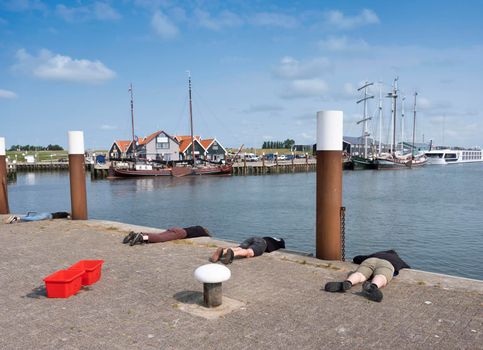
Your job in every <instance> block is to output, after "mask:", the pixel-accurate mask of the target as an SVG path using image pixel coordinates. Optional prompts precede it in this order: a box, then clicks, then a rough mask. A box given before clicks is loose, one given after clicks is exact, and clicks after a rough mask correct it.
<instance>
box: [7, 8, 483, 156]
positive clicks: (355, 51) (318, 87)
mask: <svg viewBox="0 0 483 350" xmlns="http://www.w3.org/2000/svg"><path fill="white" fill-rule="evenodd" d="M481 13H483V2H481V1H460V2H450V1H448V2H445V1H417V2H410V1H400V2H388V1H293V2H281V1H273V2H271V1H229V0H228V1H219V2H218V1H169V0H153V1H148V0H118V1H106V0H105V1H61V2H57V1H43V0H16V1H15V0H0V136H4V137H5V138H6V142H7V146H9V145H12V144H40V145H47V144H49V143H52V144H54V143H57V144H61V145H66V144H67V131H68V130H83V131H84V133H85V142H86V147H87V148H107V147H109V145H110V144H111V143H112V141H113V140H114V139H129V138H130V134H131V129H130V125H131V123H130V109H129V108H130V107H129V106H130V103H129V93H128V87H129V84H130V83H131V82H132V83H133V85H134V95H135V118H136V119H135V123H136V134H137V135H139V136H145V135H147V134H150V133H151V132H154V131H156V130H159V129H162V130H165V131H167V132H168V133H171V134H188V132H189V124H188V100H187V95H188V93H187V74H186V71H187V70H190V71H191V74H192V79H193V99H194V101H193V112H194V127H195V133H196V134H198V135H201V136H202V137H204V138H208V137H213V136H215V137H217V138H218V139H219V140H220V142H221V143H222V144H224V145H225V146H228V147H237V146H239V145H241V144H245V146H256V147H260V146H261V144H262V143H263V141H264V140H285V139H287V138H292V139H294V140H295V141H296V143H298V144H310V143H313V142H315V135H316V132H315V127H316V119H315V115H316V112H317V111H319V110H328V109H340V110H343V111H344V134H345V135H348V136H359V135H361V133H362V131H361V126H360V125H356V121H357V120H359V119H360V118H361V115H362V106H361V105H357V104H356V101H357V100H358V99H359V98H360V94H359V93H358V92H357V91H356V90H357V87H358V86H360V85H361V84H362V83H363V82H365V81H374V82H376V83H378V82H381V84H382V91H383V94H386V93H387V92H388V91H389V90H390V88H391V84H392V81H393V79H394V78H395V77H396V76H398V77H399V88H400V90H401V91H400V95H401V96H406V104H405V112H406V113H405V116H406V118H405V122H404V125H405V128H404V130H405V131H404V132H405V139H410V134H411V130H412V103H413V94H414V92H415V91H418V114H417V116H418V120H417V132H416V134H417V135H416V140H417V141H423V135H424V141H426V142H427V141H428V140H429V139H432V140H434V143H436V144H446V145H460V146H469V147H474V146H483V121H482V110H483V98H482V96H483V88H482V83H481V81H482V80H483V68H482V64H481V62H482V61H483V42H482V39H483V29H482V28H483V26H481V24H480V22H481V19H480V14H481ZM371 93H372V94H375V95H376V96H378V94H379V92H378V84H376V88H374V89H373V91H371ZM383 102H384V114H385V116H386V119H385V120H384V121H383V128H382V130H383V138H382V139H383V141H386V140H387V139H388V136H387V133H388V124H389V120H388V119H387V118H388V115H389V113H390V109H389V108H390V106H389V100H388V99H387V98H386V99H384V101H383ZM377 103H378V101H377V99H375V100H371V102H370V105H369V114H370V115H373V114H374V113H375V111H376V108H377ZM399 103H401V100H399ZM398 109H399V110H401V105H399V106H398ZM370 127H371V130H372V132H373V133H374V134H376V136H377V135H378V122H377V121H376V119H373V121H372V125H370ZM398 128H399V129H401V125H398ZM398 137H400V136H398Z"/></svg>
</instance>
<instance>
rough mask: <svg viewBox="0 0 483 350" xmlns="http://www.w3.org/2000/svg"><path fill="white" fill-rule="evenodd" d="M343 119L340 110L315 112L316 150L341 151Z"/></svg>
mask: <svg viewBox="0 0 483 350" xmlns="http://www.w3.org/2000/svg"><path fill="white" fill-rule="evenodd" d="M343 120H344V114H343V113H342V111H320V112H317V151H342V132H343V127H342V126H343Z"/></svg>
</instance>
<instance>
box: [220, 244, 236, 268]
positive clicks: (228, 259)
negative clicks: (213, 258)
mask: <svg viewBox="0 0 483 350" xmlns="http://www.w3.org/2000/svg"><path fill="white" fill-rule="evenodd" d="M234 257H235V253H233V250H231V249H230V248H228V250H227V251H226V254H225V255H223V259H222V260H221V262H222V263H223V264H225V265H228V264H231V263H232V262H233V258H234Z"/></svg>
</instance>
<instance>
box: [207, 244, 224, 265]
mask: <svg viewBox="0 0 483 350" xmlns="http://www.w3.org/2000/svg"><path fill="white" fill-rule="evenodd" d="M222 257H223V248H221V247H219V248H216V251H215V252H214V253H213V255H212V256H211V258H210V261H211V262H212V263H216V262H217V261H218V260H220V259H221V258H222Z"/></svg>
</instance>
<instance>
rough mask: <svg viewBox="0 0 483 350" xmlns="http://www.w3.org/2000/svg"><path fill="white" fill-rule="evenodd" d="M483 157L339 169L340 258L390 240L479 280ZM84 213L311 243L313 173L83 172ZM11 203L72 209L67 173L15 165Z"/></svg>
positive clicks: (305, 247)
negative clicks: (135, 175) (137, 175)
mask: <svg viewBox="0 0 483 350" xmlns="http://www.w3.org/2000/svg"><path fill="white" fill-rule="evenodd" d="M482 175H483V165H482V164H468V165H452V166H442V167H425V168H422V169H414V170H401V171H361V172H344V202H343V203H344V205H345V206H346V207H347V212H346V256H347V257H352V256H354V255H357V254H362V253H371V252H374V251H376V250H380V249H388V248H394V249H396V250H397V251H398V252H399V253H400V255H401V256H402V257H403V258H404V259H405V260H406V261H407V262H408V263H409V264H410V265H411V266H412V267H413V268H416V269H422V270H428V271H434V272H441V273H447V274H452V275H458V276H464V277H470V278H476V279H481V280H483V269H482V267H483V264H482V256H483V239H482V238H483V215H482V213H481V209H482V202H483V185H482ZM87 190H88V201H89V202H88V209H89V217H90V218H95V219H106V220H115V221H122V222H128V223H132V224H138V225H145V226H155V227H162V228H167V227H170V226H190V225H203V226H206V227H207V228H209V229H210V230H211V231H212V232H213V234H214V235H215V236H216V237H217V238H222V239H229V240H234V241H240V240H241V239H243V238H246V237H248V236H252V235H273V236H282V237H284V238H286V241H287V248H289V249H294V250H301V251H307V252H313V251H314V249H315V247H314V245H315V243H314V241H315V173H307V174H306V173H299V174H283V175H272V176H247V177H241V176H240V177H184V178H149V179H128V180H114V181H112V180H111V181H110V180H98V181H90V178H87ZM9 197H10V207H11V211H12V212H15V213H22V212H26V211H28V210H37V211H61V210H67V211H69V210H70V197H69V179H68V173H19V174H18V179H17V181H16V183H11V184H9Z"/></svg>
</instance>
